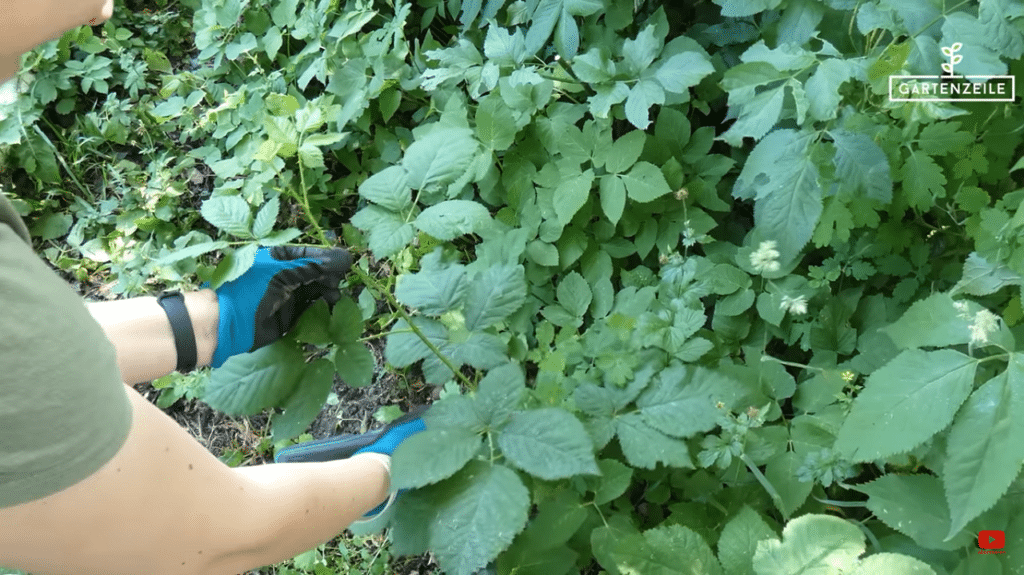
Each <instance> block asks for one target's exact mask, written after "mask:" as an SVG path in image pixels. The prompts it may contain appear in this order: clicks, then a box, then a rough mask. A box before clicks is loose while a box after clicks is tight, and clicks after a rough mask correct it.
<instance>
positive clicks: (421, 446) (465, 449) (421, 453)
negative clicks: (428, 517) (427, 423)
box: [391, 427, 482, 489]
mask: <svg viewBox="0 0 1024 575" xmlns="http://www.w3.org/2000/svg"><path fill="white" fill-rule="evenodd" d="M481 445H482V440H481V438H480V436H479V435H478V434H477V433H475V432H473V431H471V430H468V429H454V428H450V427H448V428H441V429H432V428H430V427H428V428H427V430H426V431H423V432H421V433H417V434H415V435H413V436H411V437H409V438H408V439H406V440H405V441H403V442H402V443H401V444H400V445H399V446H398V448H397V449H396V450H395V454H394V459H393V460H392V468H391V470H392V480H391V482H392V486H393V487H394V488H396V489H411V488H415V487H423V486H424V485H429V484H431V483H437V482H438V481H441V480H443V479H447V478H449V477H451V476H452V475H454V474H455V473H457V472H458V471H459V470H460V469H462V468H463V467H465V466H466V464H467V463H469V461H470V460H471V459H473V456H474V455H476V453H477V451H479V450H480V447H481Z"/></svg>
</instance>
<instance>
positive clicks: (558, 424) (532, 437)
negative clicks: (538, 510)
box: [498, 407, 599, 480]
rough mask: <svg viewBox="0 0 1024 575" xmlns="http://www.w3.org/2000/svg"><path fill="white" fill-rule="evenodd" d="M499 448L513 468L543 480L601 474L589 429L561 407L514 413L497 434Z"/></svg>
mask: <svg viewBox="0 0 1024 575" xmlns="http://www.w3.org/2000/svg"><path fill="white" fill-rule="evenodd" d="M498 446H499V447H500V448H501V452H502V453H503V454H504V455H505V457H506V458H508V460H509V461H510V462H511V463H512V464H513V465H515V466H516V467H518V468H520V469H522V470H523V471H526V472H527V473H529V474H531V475H535V476H537V477H540V478H541V479H548V480H553V479H563V478H566V477H572V476H574V475H586V474H592V475H596V474H598V473H599V470H598V468H597V461H596V460H595V459H594V445H593V443H591V441H590V436H589V435H588V434H587V430H586V429H584V428H583V424H582V423H580V421H579V420H578V419H576V418H575V417H573V415H572V414H570V413H569V412H568V411H565V410H564V409H561V408H557V407H546V408H541V409H533V410H530V411H521V412H518V413H514V414H513V415H512V417H511V418H510V419H509V422H508V425H507V426H505V428H504V429H503V430H502V431H501V433H500V434H499V435H498Z"/></svg>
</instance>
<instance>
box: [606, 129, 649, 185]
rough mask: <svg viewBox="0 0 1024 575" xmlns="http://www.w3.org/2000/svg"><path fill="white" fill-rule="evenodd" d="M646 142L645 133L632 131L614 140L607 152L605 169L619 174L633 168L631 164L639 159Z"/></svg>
mask: <svg viewBox="0 0 1024 575" xmlns="http://www.w3.org/2000/svg"><path fill="white" fill-rule="evenodd" d="M646 142H647V133H646V132H644V131H642V130H633V131H631V132H629V133H628V134H626V135H625V136H622V137H621V138H619V139H618V140H615V142H614V143H613V144H612V148H611V150H609V152H608V161H607V162H606V163H605V169H606V170H608V171H609V172H611V173H613V174H621V173H622V172H625V171H626V170H628V169H629V168H631V167H633V164H635V163H636V161H637V160H639V159H640V154H641V153H642V152H643V151H644V144H645V143H646Z"/></svg>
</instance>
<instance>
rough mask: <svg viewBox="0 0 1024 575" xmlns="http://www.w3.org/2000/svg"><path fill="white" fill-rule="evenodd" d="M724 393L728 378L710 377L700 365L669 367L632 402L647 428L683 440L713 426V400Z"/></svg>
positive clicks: (726, 392)
mask: <svg viewBox="0 0 1024 575" xmlns="http://www.w3.org/2000/svg"><path fill="white" fill-rule="evenodd" d="M701 317H702V319H703V315H702V316H701ZM701 323H703V321H702V322H701ZM727 394H730V391H729V380H727V379H724V378H718V377H714V374H713V373H712V372H710V371H709V370H707V369H705V368H703V367H699V366H689V365H687V366H673V367H670V368H668V369H666V370H664V371H662V372H661V373H660V374H659V375H658V376H657V377H656V379H655V380H654V383H652V384H651V386H650V387H648V388H647V390H646V391H644V392H643V393H641V394H640V397H638V398H637V399H636V405H637V407H639V408H640V413H641V415H642V416H643V419H644V421H645V422H646V423H647V424H649V425H650V426H651V427H653V428H654V429H657V430H658V431H660V432H662V433H664V434H666V435H671V436H674V437H679V438H684V439H685V438H687V437H690V436H692V435H695V434H697V433H701V432H705V431H710V430H711V429H713V428H714V427H715V426H716V425H717V421H718V417H719V412H718V410H717V409H715V403H716V402H717V401H718V400H719V399H721V398H722V397H723V396H726V395H727Z"/></svg>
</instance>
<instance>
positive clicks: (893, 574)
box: [850, 553, 935, 575]
mask: <svg viewBox="0 0 1024 575" xmlns="http://www.w3.org/2000/svg"><path fill="white" fill-rule="evenodd" d="M850 575H935V570H934V569H932V568H931V566H930V565H928V564H927V563H925V562H924V561H921V560H920V559H915V558H913V557H910V556H908V555H900V554H899V553H876V554H874V555H869V556H868V557H865V558H864V559H863V560H862V561H861V562H860V563H859V564H858V565H857V568H856V569H854V570H853V571H852V572H851V573H850Z"/></svg>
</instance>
